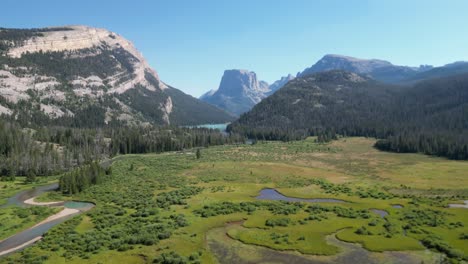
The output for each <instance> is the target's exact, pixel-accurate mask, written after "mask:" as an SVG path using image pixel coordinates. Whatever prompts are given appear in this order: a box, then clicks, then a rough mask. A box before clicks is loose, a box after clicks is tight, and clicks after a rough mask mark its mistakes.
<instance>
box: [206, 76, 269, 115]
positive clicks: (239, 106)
mask: <svg viewBox="0 0 468 264" xmlns="http://www.w3.org/2000/svg"><path fill="white" fill-rule="evenodd" d="M269 91H270V88H269V86H268V83H266V82H264V81H258V79H257V74H255V72H251V71H248V70H226V71H224V75H223V77H222V79H221V83H220V84H219V88H218V90H217V91H216V92H214V93H213V94H212V95H211V96H207V94H205V96H204V97H202V98H200V99H202V100H204V101H205V102H208V103H210V104H213V105H215V106H217V107H219V108H221V109H225V110H226V111H228V112H230V113H233V114H235V115H240V114H242V113H244V112H246V111H248V110H250V109H251V108H252V107H253V106H254V105H255V104H257V103H258V102H260V101H261V100H262V99H263V98H265V97H266V96H267V94H268V93H269Z"/></svg>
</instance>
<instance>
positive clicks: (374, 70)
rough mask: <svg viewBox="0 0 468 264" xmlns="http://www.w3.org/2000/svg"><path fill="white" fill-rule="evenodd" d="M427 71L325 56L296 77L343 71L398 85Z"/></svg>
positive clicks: (373, 60)
mask: <svg viewBox="0 0 468 264" xmlns="http://www.w3.org/2000/svg"><path fill="white" fill-rule="evenodd" d="M429 69H431V68H430V67H428V66H422V67H408V66H398V65H393V64H392V63H391V62H388V61H385V60H379V59H360V58H355V57H350V56H344V55H337V54H327V55H325V56H323V57H322V58H321V59H320V60H319V61H317V63H315V64H314V65H312V66H311V67H309V68H307V69H305V70H304V71H303V72H302V73H300V74H299V75H298V76H304V75H307V74H310V73H314V72H323V71H330V70H345V71H349V72H354V73H358V74H364V75H369V76H371V77H372V78H374V79H376V80H379V81H383V82H388V83H398V82H400V81H403V80H405V79H407V78H409V77H411V76H412V75H414V74H416V73H418V72H422V71H426V70H429Z"/></svg>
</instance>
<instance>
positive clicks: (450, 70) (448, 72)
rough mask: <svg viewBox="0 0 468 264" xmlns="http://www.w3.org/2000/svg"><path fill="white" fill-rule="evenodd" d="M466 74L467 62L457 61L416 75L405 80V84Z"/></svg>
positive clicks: (467, 71) (467, 70)
mask: <svg viewBox="0 0 468 264" xmlns="http://www.w3.org/2000/svg"><path fill="white" fill-rule="evenodd" d="M463 73H468V62H465V61H459V62H454V63H450V64H447V65H444V66H441V67H435V68H432V69H430V70H428V71H423V72H420V73H417V74H415V75H413V76H411V77H409V78H407V79H405V80H403V82H405V83H416V82H419V81H422V80H429V79H435V78H441V77H448V76H453V75H458V74H463Z"/></svg>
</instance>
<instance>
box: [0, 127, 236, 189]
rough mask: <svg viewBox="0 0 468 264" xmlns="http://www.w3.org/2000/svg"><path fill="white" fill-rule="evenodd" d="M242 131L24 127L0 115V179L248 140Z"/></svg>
mask: <svg viewBox="0 0 468 264" xmlns="http://www.w3.org/2000/svg"><path fill="white" fill-rule="evenodd" d="M243 141H244V138H243V137H241V136H239V135H238V134H225V133H221V132H220V131H218V130H211V129H204V128H181V127H154V126H148V127H122V128H120V127H106V128H93V129H91V128H88V129H84V128H65V127H33V128H23V127H21V126H19V125H18V124H16V123H12V122H8V121H4V120H1V119H0V177H1V179H2V180H14V178H15V176H28V177H29V178H30V179H31V180H34V178H35V176H44V175H56V174H61V173H63V172H66V171H70V170H71V169H73V168H75V167H79V166H82V165H87V164H91V163H92V162H93V161H96V160H104V159H106V158H110V157H113V156H115V155H119V154H130V153H133V154H138V153H153V152H155V153H159V152H165V151H179V150H183V149H189V148H194V147H208V146H214V145H222V144H232V143H239V142H243Z"/></svg>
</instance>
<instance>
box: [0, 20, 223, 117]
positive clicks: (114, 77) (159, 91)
mask: <svg viewBox="0 0 468 264" xmlns="http://www.w3.org/2000/svg"><path fill="white" fill-rule="evenodd" d="M167 89H169V87H168V86H167V85H166V84H165V83H163V82H162V81H161V80H160V78H159V76H158V74H157V72H156V71H155V70H153V69H152V68H151V67H150V66H149V64H148V62H147V61H146V60H145V58H144V57H143V55H142V54H141V53H140V52H139V51H138V50H137V49H136V48H135V46H134V45H133V44H132V43H131V42H130V41H128V40H127V39H125V38H123V37H122V36H120V35H119V34H116V33H114V32H111V31H108V30H106V29H100V28H92V27H87V26H67V27H56V28H45V29H0V105H1V106H2V107H1V108H0V110H1V111H2V113H3V114H5V115H9V116H12V117H14V118H16V119H18V118H19V117H20V116H23V117H27V116H28V115H29V116H31V115H32V114H31V111H34V112H36V110H35V109H40V110H41V111H40V113H35V114H38V115H41V114H42V115H43V116H44V115H45V116H46V117H48V118H49V119H60V118H62V119H63V118H68V119H71V118H76V116H77V115H79V116H81V117H80V118H84V117H85V116H83V113H84V112H88V111H91V110H90V109H92V111H94V112H97V113H95V116H99V118H98V119H99V120H95V121H96V122H98V123H100V122H101V121H102V122H104V124H105V123H111V122H114V121H117V122H124V123H135V122H151V123H156V124H169V123H171V113H172V112H173V110H174V109H173V106H174V101H177V100H182V99H183V100H196V99H195V98H192V97H190V96H188V95H185V94H183V93H173V94H176V97H177V98H174V96H172V97H171V96H170V95H169V93H168V92H167V91H166V90H167ZM170 89H173V88H170ZM186 96H187V98H181V97H186ZM145 97H148V98H150V100H147V98H145ZM24 103H27V105H28V106H29V108H27V109H26V110H27V111H26V112H25V111H24V110H25V109H24V107H23V108H22V107H19V106H18V105H19V104H24ZM175 104H177V103H175ZM143 105H144V107H142V106H143ZM185 105H186V104H185ZM189 105H196V106H197V107H202V108H206V109H205V110H206V111H208V112H210V113H211V114H214V115H218V117H220V119H221V120H224V119H230V118H231V117H229V116H228V115H227V114H226V113H224V112H222V111H220V110H218V109H216V108H213V107H211V106H209V105H206V104H198V103H196V104H195V103H194V104H189ZM180 107H184V105H181V106H180ZM206 111H205V112H206ZM202 112H203V111H202ZM100 119H102V120H100ZM205 119H207V118H205V117H202V118H201V120H200V122H211V121H213V120H208V119H209V118H208V119H207V120H205ZM215 119H217V118H215ZM192 120H193V119H192ZM216 121H219V120H216ZM176 123H184V120H177V121H176Z"/></svg>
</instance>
